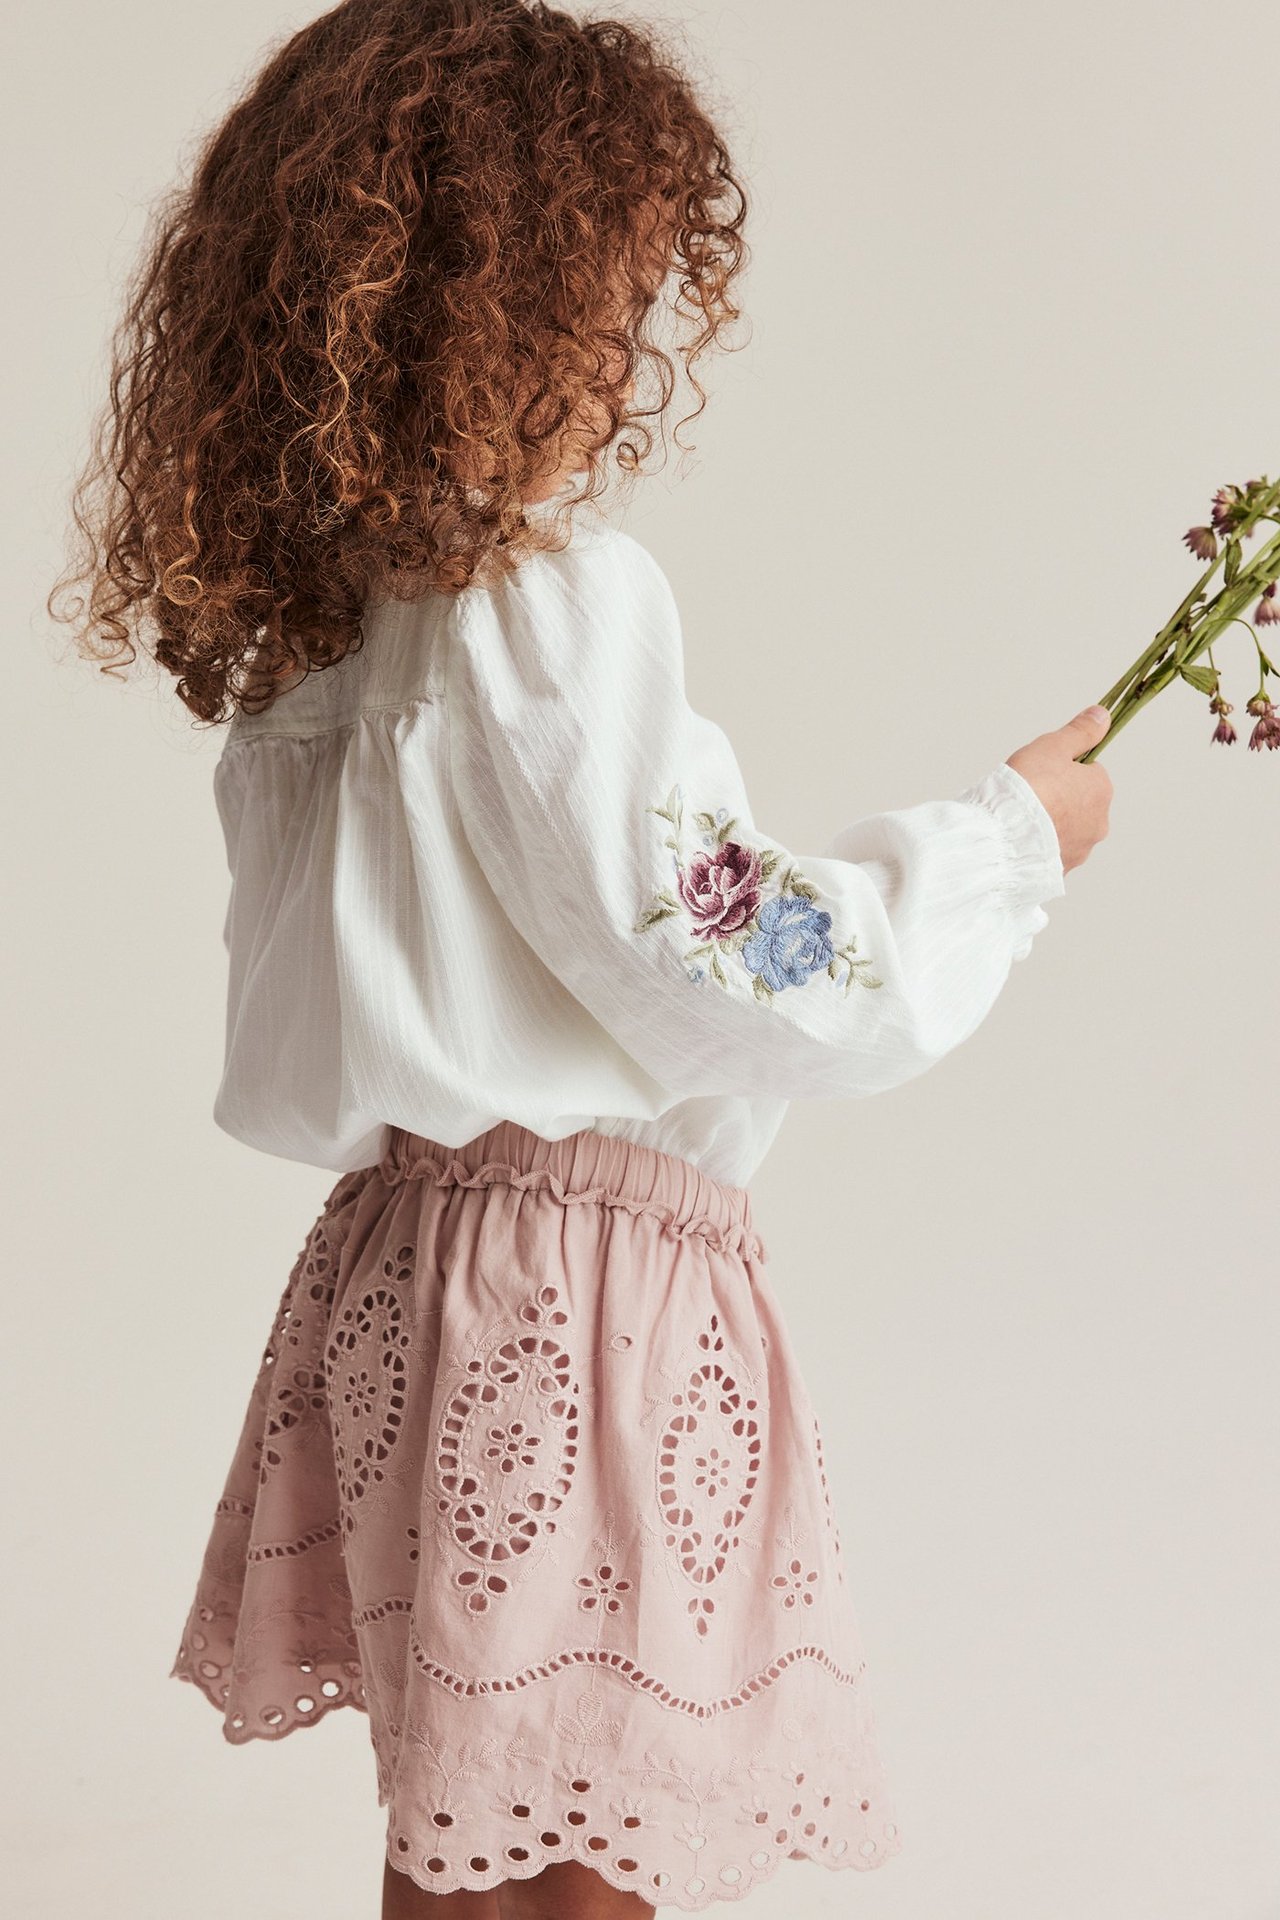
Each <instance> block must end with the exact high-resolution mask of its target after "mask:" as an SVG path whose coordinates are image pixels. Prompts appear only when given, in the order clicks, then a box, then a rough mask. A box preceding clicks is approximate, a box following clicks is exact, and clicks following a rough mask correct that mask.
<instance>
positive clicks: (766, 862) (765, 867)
mask: <svg viewBox="0 0 1280 1920" xmlns="http://www.w3.org/2000/svg"><path fill="white" fill-rule="evenodd" d="M777 864H778V856H777V854H776V853H775V852H774V850H773V848H772V847H769V848H768V849H767V850H766V852H765V853H763V854H762V855H761V857H760V878H761V879H762V880H767V879H768V878H769V875H770V874H771V873H772V872H773V870H774V868H775V867H776V866H777Z"/></svg>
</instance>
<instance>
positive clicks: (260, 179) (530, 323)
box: [47, 0, 747, 722]
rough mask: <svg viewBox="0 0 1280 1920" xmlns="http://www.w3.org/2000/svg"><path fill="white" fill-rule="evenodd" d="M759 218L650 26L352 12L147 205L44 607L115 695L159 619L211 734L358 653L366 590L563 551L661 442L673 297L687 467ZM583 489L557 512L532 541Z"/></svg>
mask: <svg viewBox="0 0 1280 1920" xmlns="http://www.w3.org/2000/svg"><path fill="white" fill-rule="evenodd" d="M746 207H747V201H746V195H745V192H744V189H743V187H742V185H741V183H740V181H739V180H738V179H737V178H736V177H735V174H734V171H733V168H732V166H731V163H730V159H729V155H728V153H727V151H726V148H725V145H724V142H723V141H722V139H721V137H720V135H719V133H718V132H717V130H716V127H715V126H714V125H713V123H712V121H711V119H710V118H709V116H708V113H707V111H706V110H705V108H704V106H703V105H702V104H701V103H700V101H699V99H698V97H697V93H696V91H695V88H694V86H693V84H692V83H691V81H690V79H689V75H688V69H687V61H684V60H682V59H677V58H676V57H675V55H674V54H673V52H672V51H671V48H670V47H669V46H664V44H663V39H662V38H661V37H660V36H659V34H658V32H657V31H656V30H655V29H653V28H651V27H649V26H646V27H645V28H644V29H641V28H639V27H637V26H635V25H633V24H628V23H625V22H623V21H620V20H616V19H591V18H586V19H578V18H575V17H574V16H573V15H571V14H569V13H567V12H565V11H563V10H561V9H559V8H555V7H550V6H545V5H542V4H538V3H536V0H535V3H534V4H528V3H527V0H343V4H341V5H339V6H336V7H334V8H332V9H331V10H330V11H329V12H328V13H325V14H323V15H321V16H320V17H319V18H318V19H316V20H314V21H312V22H311V23H310V24H309V25H308V26H305V27H303V28H302V29H301V30H300V31H299V32H297V33H295V34H293V35H292V36H291V37H290V38H289V39H287V40H286V41H285V42H284V43H283V44H282V45H280V47H279V48H278V50H277V51H276V52H275V53H274V54H273V55H272V56H271V57H270V58H269V59H268V61H267V63H266V64H265V65H264V66H263V67H262V68H261V70H260V72H258V74H257V75H256V77H255V78H254V79H253V80H252V82H251V84H250V85H249V86H248V88H247V90H246V91H245V93H244V94H243V96H242V98H241V99H240V100H239V101H238V103H237V104H236V105H235V106H234V107H233V108H232V109H231V111H230V112H229V113H228V114H227V115H226V117H225V118H224V119H223V121H222V122H221V124H220V125H219V126H218V127H217V128H216V129H215V131H214V132H213V133H212V134H211V135H209V136H208V137H207V139H206V140H205V141H204V143H203V145H202V147H201V149H200V152H199V154H198V156H197V158H196V161H195V164H194V167H193V169H192V178H191V181H190V183H189V184H188V185H184V186H182V187H181V188H177V189H174V190H172V191H171V192H170V194H169V195H167V196H166V197H165V198H163V199H162V200H161V202H160V203H159V205H158V207H157V209H156V210H155V211H154V213H153V214H152V217H151V225H152V232H151V234H150V235H149V238H148V240H147V242H146V244H145V245H144V248H143V252H142V258H141V260H140V263H139V265H138V267H137V268H136V269H135V271H134V274H133V276H132V278H131V280H130V284H129V287H128V290H127V299H126V307H125V312H124V315H123V318H122V319H121V321H120V323H119V326H118V329H117V332H116V334H115V337H114V341H113V347H112V368H111V378H110V392H109V398H108V401H107V402H106V404H105V406H104V408H103V413H102V416H101V419H100V421H99V422H98V424H97V426H96V428H95V430H94V434H93V452H92V457H91V458H90V460H89V462H88V465H87V466H86V468H85V470H84V472H83V473H82V474H81V476H80V478H79V481H78V483H77V486H76V490H75V494H74V498H73V503H72V516H73V518H74V521H75V526H76V528H77V529H78V530H79V534H80V536H81V543H82V555H81V557H78V558H77V560H76V561H74V562H73V563H72V565H71V567H70V568H69V569H68V571H67V573H65V574H64V575H63V576H62V577H61V579H60V580H59V581H58V582H57V584H56V585H55V586H54V588H53V590H52V591H51V593H50V595H49V599H48V602H47V606H48V611H49V613H50V614H51V615H52V616H53V617H54V618H55V619H58V620H65V621H67V622H68V623H70V624H71V625H73V626H74V627H75V628H76V645H77V648H78V650H79V652H80V653H81V654H82V655H83V656H84V657H86V658H89V659H93V660H97V661H99V662H105V664H104V665H103V666H102V671H103V672H111V671H113V670H114V669H116V668H117V667H118V666H119V665H120V664H121V663H122V662H125V663H127V662H130V661H132V660H133V659H134V658H135V657H136V649H135V648H134V646H133V644H132V641H131V639H130V636H129V628H130V616H131V615H132V616H133V617H134V621H135V622H136V624H137V625H138V628H139V631H140V632H141V629H142V626H143V624H144V623H146V622H149V623H150V625H151V627H152V629H153V637H152V638H151V639H150V640H148V641H147V642H146V644H147V645H148V648H149V651H151V652H153V653H154V656H155V659H156V660H157V661H158V662H159V664H160V665H162V666H163V667H165V668H167V669H168V670H169V672H171V673H173V674H175V675H176V676H177V687H176V692H177V694H178V696H179V698H180V699H181V700H182V701H183V703H184V704H185V705H186V706H187V707H188V708H189V709H190V710H191V712H192V713H193V714H194V715H195V716H196V717H197V719H199V720H203V721H209V722H219V721H223V720H226V719H228V718H230V716H231V714H232V713H233V712H234V711H235V710H236V709H237V708H239V707H243V708H245V709H247V710H250V711H261V710H262V709H263V708H264V707H267V706H269V705H270V704H271V703H272V701H273V700H274V699H275V698H276V697H277V696H278V694H279V693H280V692H281V691H282V690H283V687H282V683H283V681H284V679H285V678H286V676H289V675H292V674H295V673H301V674H302V675H303V676H304V677H305V675H306V674H307V673H310V672H312V671H314V670H317V669H323V668H325V667H329V666H332V665H334V664H335V663H336V662H337V661H338V660H340V659H342V658H343V657H344V655H346V654H347V653H349V652H351V651H353V650H354V649H355V648H357V647H358V646H359V645H361V644H362V638H363V636H362V629H361V616H362V613H363V610H364V608H365V605H366V601H367V599H368V597H369V595H370V594H371V592H373V591H375V590H376V591H378V592H385V593H386V594H388V595H390V596H392V597H395V598H400V599H405V598H411V597H414V596H415V595H417V594H420V593H421V592H423V591H424V590H426V591H431V590H437V591H444V592H456V591H458V590H459V589H460V588H462V587H464V586H466V585H468V584H470V583H471V582H472V581H473V580H474V579H479V580H485V579H488V578H489V577H490V570H491V569H494V568H496V569H498V571H499V573H505V572H506V571H508V570H509V569H510V568H511V567H513V566H515V565H517V564H518V562H519V561H520V559H521V558H522V557H523V556H524V555H525V554H526V553H528V552H530V551H532V550H534V549H535V548H539V547H555V546H557V545H563V543H564V541H565V539H566V538H567V537H568V524H569V514H570V513H571V511H572V510H575V509H576V508H577V507H578V506H579V505H580V504H581V505H585V504H586V503H587V502H588V501H591V500H594V499H595V498H596V496H598V495H599V493H600V492H601V491H602V490H603V487H604V485H605V483H606V480H607V478H608V468H607V464H606V456H607V452H608V449H609V447H610V445H611V444H613V443H615V440H616V447H615V453H616V470H618V471H620V472H621V473H622V474H623V475H630V474H634V473H635V472H636V471H638V470H639V469H640V468H641V466H642V464H643V462H644V461H645V460H646V459H647V458H648V456H649V454H650V453H651V451H652V447H653V434H652V433H651V431H650V429H649V428H648V427H647V426H645V425H644V424H643V422H644V421H645V420H646V419H650V418H654V417H656V418H657V419H658V420H659V421H661V420H663V419H664V418H665V415H666V413H667V410H668V408H669V407H670V404H671V400H672V397H673V394H674V391H675V372H676V368H675V362H674V360H673V359H672V357H671V355H670V354H669V353H668V352H667V351H665V350H664V348H663V346H662V344H661V343H660V340H659V338H658V337H657V326H658V323H659V322H660V320H661V319H662V318H663V317H664V315H665V314H666V313H667V307H666V304H665V303H664V300H663V295H664V292H665V291H666V290H667V289H668V288H670V287H672V284H673V282H674V292H673V297H672V299H671V302H670V317H671V318H672V319H673V320H674V322H675V329H674V340H673V344H674V346H675V349H676V351H677V352H678V354H679V355H680V357H681V359H682V361H683V363H684V367H685V370H686V373H687V374H688V377H689V380H690V382H691V385H692V388H693V391H694V395H695V405H694V407H693V411H692V412H691V413H688V414H686V415H685V416H684V417H683V418H682V419H681V420H680V421H679V423H678V425H677V428H676V441H677V444H678V445H679V444H682V443H681V442H680V441H679V428H680V427H682V426H684V425H685V424H686V422H687V421H688V420H691V419H694V418H696V417H697V415H698V414H699V413H700V412H701V411H702V409H703V407H704V405H705V401H706V395H705V391H704V389H703V388H702V386H701V385H700V384H699V382H698V379H697V376H696V374H695V373H694V372H693V361H694V360H695V358H696V357H697V356H698V355H700V354H701V353H702V352H703V351H704V350H705V349H706V348H707V347H708V346H709V345H710V344H712V343H713V342H717V341H718V342H719V343H720V344H721V345H725V344H728V343H727V342H726V340H725V339H724V330H725V329H726V327H727V325H728V323H729V322H731V321H732V320H734V319H736V318H737V317H738V316H739V311H740V310H739V308H738V307H737V306H736V305H735V304H734V301H733V299H732V298H731V295H730V283H731V281H732V280H733V277H734V275H735V273H737V272H738V270H739V268H740V267H741V266H742V264H743V263H744V260H745V258H746V251H747V250H746V243H745V240H744V239H743V235H742V227H743V222H744V219H745V215H746ZM649 371H652V372H654V373H655V374H656V375H657V380H658V392H657V394H656V396H655V397H654V398H653V400H652V403H651V404H648V405H642V404H641V403H640V400H639V399H638V398H637V396H636V384H637V379H638V376H639V375H640V374H642V373H647V372H649ZM624 429H627V430H629V432H628V435H627V437H624V438H622V439H620V440H617V439H616V437H617V436H618V435H619V433H620V432H622V430H624ZM566 471H568V472H570V473H576V474H578V475H579V476H580V477H581V479H582V485H581V489H580V491H579V492H578V493H576V494H574V495H573V496H572V498H571V499H569V500H568V503H567V508H566V511H565V512H563V513H555V514H549V515H544V514H537V515H532V516H529V517H527V518H526V517H525V515H524V513H523V508H524V507H525V506H526V505H527V504H529V503H530V502H531V501H532V500H535V499H541V498H545V497H546V496H547V495H548V494H549V492H550V491H551V489H552V488H553V487H555V486H557V485H561V486H562V485H563V476H564V474H565V473H566ZM72 589H85V592H84V593H82V594H79V595H77V596H76V597H73V598H72V599H71V601H70V604H69V605H68V607H67V609H66V610H65V611H63V610H62V608H61V600H62V596H63V595H64V594H67V593H68V592H70V591H71V590H72ZM135 610H136V611H135Z"/></svg>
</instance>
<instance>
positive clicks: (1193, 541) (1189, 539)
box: [1182, 527, 1218, 560]
mask: <svg viewBox="0 0 1280 1920" xmlns="http://www.w3.org/2000/svg"><path fill="white" fill-rule="evenodd" d="M1182 537H1183V539H1184V540H1185V541H1186V543H1187V545H1188V546H1189V547H1190V549H1191V551H1192V553H1194V555H1195V557H1196V559H1197V560H1216V559H1217V557H1218V543H1217V541H1216V540H1215V539H1214V536H1213V529H1212V528H1211V527H1188V529H1187V531H1186V532H1185V533H1184V534H1183V536H1182Z"/></svg>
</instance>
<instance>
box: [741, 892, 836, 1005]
mask: <svg viewBox="0 0 1280 1920" xmlns="http://www.w3.org/2000/svg"><path fill="white" fill-rule="evenodd" d="M830 933H831V915H830V914H829V913H824V912H823V911H822V909H821V908H820V907H815V906H814V904H813V902H812V901H811V900H806V899H805V898H804V897H803V895H801V894H798V893H780V894H778V895H776V897H775V898H774V899H772V900H766V901H765V903H764V905H763V906H762V907H761V909H760V912H759V913H758V915H757V916H756V930H755V932H754V933H753V934H751V935H749V937H748V938H747V939H746V941H744V943H743V947H742V959H743V963H744V965H745V966H747V967H748V968H749V969H750V971H751V972H752V973H759V974H763V976H764V982H765V985H766V986H767V987H770V988H772V990H773V992H774V993H780V992H781V990H782V989H783V987H802V986H803V985H804V983H805V981H806V980H807V979H808V978H809V975H810V974H811V973H817V971H818V969H819V968H820V967H829V966H830V965H831V962H832V960H833V959H834V958H835V948H834V947H833V946H832V944H831V940H830V938H829V936H830Z"/></svg>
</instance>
